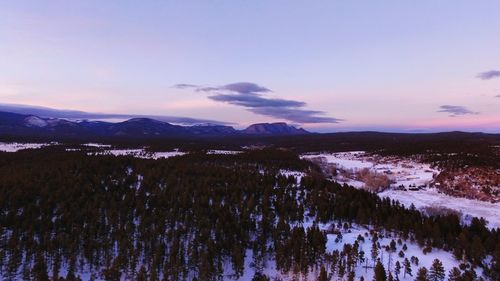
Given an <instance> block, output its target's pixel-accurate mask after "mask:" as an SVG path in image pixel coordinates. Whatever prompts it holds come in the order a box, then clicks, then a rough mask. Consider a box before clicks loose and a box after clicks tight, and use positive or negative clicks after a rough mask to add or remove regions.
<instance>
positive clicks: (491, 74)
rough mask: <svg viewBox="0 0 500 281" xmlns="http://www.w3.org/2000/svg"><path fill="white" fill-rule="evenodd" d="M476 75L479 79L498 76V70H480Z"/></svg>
mask: <svg viewBox="0 0 500 281" xmlns="http://www.w3.org/2000/svg"><path fill="white" fill-rule="evenodd" d="M476 77H477V78H479V79H481V80H490V79H493V78H500V70H490V71H485V72H481V73H479V74H478V75H477V76H476Z"/></svg>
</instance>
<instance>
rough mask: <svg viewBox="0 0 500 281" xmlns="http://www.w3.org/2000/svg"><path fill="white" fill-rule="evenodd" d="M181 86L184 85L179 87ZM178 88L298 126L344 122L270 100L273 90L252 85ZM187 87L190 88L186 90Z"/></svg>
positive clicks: (289, 102)
mask: <svg viewBox="0 0 500 281" xmlns="http://www.w3.org/2000/svg"><path fill="white" fill-rule="evenodd" d="M178 85H182V86H181V87H178ZM178 85H177V88H182V89H185V88H194V89H195V91H197V92H207V93H211V94H212V95H210V96H208V98H209V99H211V100H213V101H216V102H224V103H228V104H232V105H236V106H241V107H244V108H246V109H247V110H248V111H250V112H253V113H255V114H259V115H265V116H270V117H274V118H278V119H284V120H288V121H291V122H296V123H338V122H340V121H342V119H337V118H333V117H327V116H323V115H325V112H323V111H317V110H308V109H304V107H305V106H306V103H305V102H302V101H296V100H288V99H279V98H269V97H266V96H264V95H265V94H266V93H270V92H272V90H270V89H268V88H266V87H263V86H260V85H258V84H255V83H251V82H238V83H232V84H227V85H223V86H217V87H213V86H209V87H206V86H194V87H192V85H191V84H178ZM184 85H189V87H185V86H184Z"/></svg>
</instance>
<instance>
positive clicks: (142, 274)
mask: <svg viewBox="0 0 500 281" xmlns="http://www.w3.org/2000/svg"><path fill="white" fill-rule="evenodd" d="M147 280H148V276H147V273H146V268H145V267H144V266H141V269H140V270H139V272H138V273H137V278H136V281H147Z"/></svg>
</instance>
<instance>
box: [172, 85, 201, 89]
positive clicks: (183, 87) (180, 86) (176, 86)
mask: <svg viewBox="0 0 500 281" xmlns="http://www.w3.org/2000/svg"><path fill="white" fill-rule="evenodd" d="M172 88H175V89H189V88H198V86H197V85H193V84H175V85H173V86H172Z"/></svg>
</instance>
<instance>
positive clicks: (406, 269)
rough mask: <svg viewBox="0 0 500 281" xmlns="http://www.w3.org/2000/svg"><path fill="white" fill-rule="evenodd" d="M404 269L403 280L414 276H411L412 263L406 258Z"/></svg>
mask: <svg viewBox="0 0 500 281" xmlns="http://www.w3.org/2000/svg"><path fill="white" fill-rule="evenodd" d="M403 267H404V269H403V278H406V275H407V274H408V275H410V276H413V275H412V274H411V263H410V261H409V260H408V259H407V258H405V260H404V261H403Z"/></svg>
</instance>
